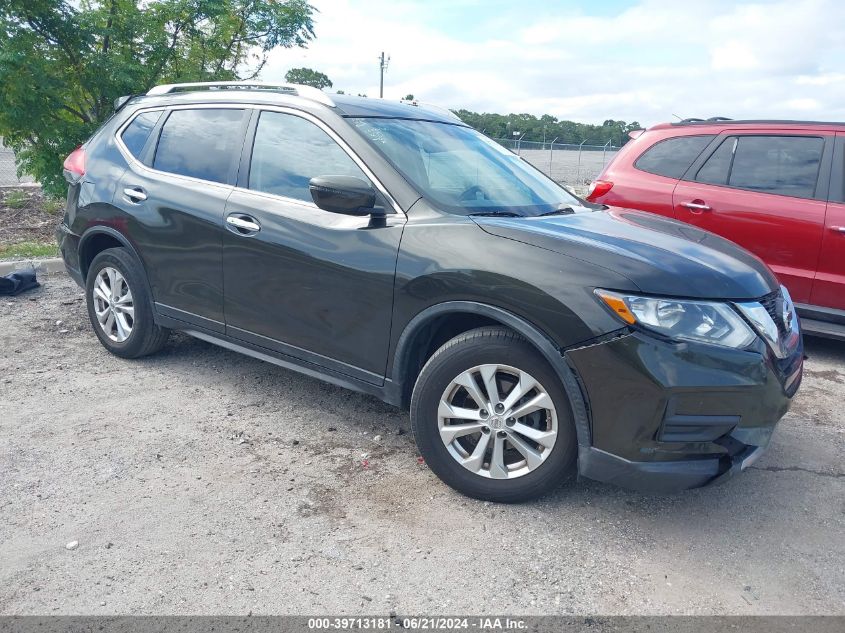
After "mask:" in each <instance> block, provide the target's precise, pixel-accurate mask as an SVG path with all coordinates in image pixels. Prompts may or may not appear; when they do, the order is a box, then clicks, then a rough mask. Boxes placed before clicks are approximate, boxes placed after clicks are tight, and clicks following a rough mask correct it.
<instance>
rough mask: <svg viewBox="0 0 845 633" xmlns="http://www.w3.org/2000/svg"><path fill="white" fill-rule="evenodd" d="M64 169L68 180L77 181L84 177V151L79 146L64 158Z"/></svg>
mask: <svg viewBox="0 0 845 633" xmlns="http://www.w3.org/2000/svg"><path fill="white" fill-rule="evenodd" d="M64 169H65V172H66V173H65V177H66V178H67V179H68V180H79V179H80V178H81V177H82V176H84V175H85V149H84V148H83V147H82V146H81V145H80V146H79V147H77V148H76V149H75V150H73V151H72V152H71V153H70V155H69V156H68V157H67V158H65V162H64ZM68 176H70V177H69V178H68Z"/></svg>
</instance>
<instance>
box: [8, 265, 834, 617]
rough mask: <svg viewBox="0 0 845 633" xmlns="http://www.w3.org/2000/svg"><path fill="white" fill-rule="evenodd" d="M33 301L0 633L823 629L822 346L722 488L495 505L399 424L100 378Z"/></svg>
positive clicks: (826, 391)
mask: <svg viewBox="0 0 845 633" xmlns="http://www.w3.org/2000/svg"><path fill="white" fill-rule="evenodd" d="M42 281H43V282H44V286H43V287H42V288H40V289H38V290H36V291H33V292H31V293H27V294H25V295H22V296H20V297H16V298H13V299H10V298H0V345H1V346H2V352H0V482H2V486H0V512H1V513H2V522H0V613H2V614H7V615H8V614H128V613H132V614H181V613H194V614H200V613H202V614H206V613H207V614H212V613H237V614H246V613H248V612H252V613H254V614H269V613H279V614H281V613H291V614H306V613H307V614H314V613H317V614H319V613H371V614H387V613H388V612H389V611H391V610H395V611H396V612H398V613H399V614H400V615H403V614H411V613H427V614H432V613H467V612H469V613H490V612H495V613H508V614H525V615H528V614H569V613H578V614H588V613H589V614H593V613H597V614H659V613H687V614H703V613H708V614H710V613H712V614H845V514H844V513H845V473H844V471H845V466H843V454H845V451H843V449H845V433H843V431H845V421H843V417H842V402H843V400H845V344H842V343H835V342H830V341H824V340H821V339H818V340H808V341H807V348H808V355H809V360H808V361H807V365H806V374H805V382H804V386H803V388H802V391H801V392H800V394H799V396H798V398H797V400H796V402H795V404H794V407H793V410H792V411H791V412H790V414H789V415H788V416H787V417H786V418H785V419H784V420H783V422H782V423H781V426H780V428H779V430H778V432H777V434H776V435H775V438H774V441H773V445H772V446H771V448H770V450H769V452H768V453H767V454H766V455H765V456H764V457H763V458H762V459H761V460H759V461H758V462H757V463H756V464H755V466H754V467H753V468H752V469H751V470H749V471H747V472H746V473H744V474H743V475H742V476H740V477H738V478H736V479H734V480H732V481H729V482H728V483H726V484H725V485H723V486H721V487H716V488H708V489H703V490H696V491H691V492H687V493H684V494H680V495H675V496H662V497H657V496H645V495H641V494H638V493H633V492H627V491H624V490H621V489H617V488H613V487H611V486H606V485H601V484H596V483H590V482H581V483H577V484H572V485H569V486H566V487H564V488H562V489H561V490H560V491H559V492H557V493H556V494H555V495H553V496H552V497H550V498H547V499H545V500H543V501H541V502H537V503H533V504H529V505H522V506H497V505H493V504H489V503H481V502H476V501H473V500H469V499H466V498H464V497H461V496H459V495H458V494H456V493H454V492H452V491H451V490H450V489H448V488H446V487H445V486H444V485H442V484H441V483H440V482H439V481H438V480H437V479H436V478H435V477H434V475H433V474H431V472H429V471H428V470H427V468H426V467H425V465H423V464H420V463H419V461H418V455H417V452H416V450H415V448H414V444H413V439H412V437H411V435H410V431H409V422H408V417H407V415H406V414H405V413H404V412H400V411H398V410H396V409H394V408H392V407H389V406H387V405H384V404H382V403H380V402H378V401H377V400H375V399H373V398H370V397H367V396H362V395H359V394H355V393H352V392H349V391H345V390H342V389H339V388H336V387H332V386H328V385H325V384H322V383H320V382H317V381H315V380H312V379H309V378H306V377H303V376H300V375H298V374H295V373H293V372H289V371H285V370H283V369H280V368H277V367H274V366H272V365H268V364H264V363H262V362H260V361H257V360H253V359H250V358H247V357H243V356H239V355H237V354H234V353H232V352H228V351H225V350H222V349H219V348H216V347H214V346H211V345H209V344H206V343H204V342H200V341H196V340H193V339H190V338H187V337H185V336H174V337H173V339H171V342H170V344H169V345H168V346H167V347H166V348H165V350H164V351H163V352H162V353H160V354H159V355H157V356H155V357H152V358H148V359H144V360H142V361H123V360H121V359H118V358H116V357H114V356H110V355H109V354H108V353H107V352H106V351H105V350H104V349H103V348H102V347H101V346H100V345H99V343H98V342H97V340H96V338H95V336H94V334H93V333H92V332H91V330H90V326H89V324H88V321H87V317H86V314H85V308H84V304H83V302H82V293H81V291H80V290H79V289H78V288H77V287H76V286H75V285H74V284H73V282H72V281H70V280H69V279H68V278H67V277H66V276H65V275H63V274H56V275H52V276H49V277H46V278H44V279H43V280H42ZM59 321H61V323H57V322H59ZM72 542H77V543H78V545H77V546H76V547H73V548H70V549H69V548H68V546H69V544H71V543H72Z"/></svg>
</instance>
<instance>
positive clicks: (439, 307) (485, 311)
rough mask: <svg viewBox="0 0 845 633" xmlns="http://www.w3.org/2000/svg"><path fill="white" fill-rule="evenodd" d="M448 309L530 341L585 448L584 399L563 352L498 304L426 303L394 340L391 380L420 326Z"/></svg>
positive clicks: (398, 377)
mask: <svg viewBox="0 0 845 633" xmlns="http://www.w3.org/2000/svg"><path fill="white" fill-rule="evenodd" d="M450 313H464V314H467V313H469V314H477V315H479V316H484V317H487V318H489V319H492V320H494V321H497V322H499V323H501V324H502V325H505V326H507V327H509V328H511V329H512V330H514V331H515V332H517V333H518V334H520V336H522V337H524V338H525V339H526V340H527V341H528V342H529V343H531V344H532V345H533V346H534V347H535V348H536V349H537V350H538V351H539V352H540V353H541V354H542V355H543V357H544V358H545V359H546V361H548V363H549V365H551V366H552V369H554V371H555V373H556V374H557V375H558V378H560V382H561V384H562V385H563V388H564V391H566V395H567V396H568V397H569V403H570V406H571V408H572V419H573V421H574V423H575V431H576V435H577V437H578V445H579V447H581V448H587V447H589V446H590V445H591V435H590V418H589V415H588V413H587V403H586V400H585V398H584V394H583V393H582V391H581V387H580V386H579V384H578V380H577V379H576V377H575V373H574V370H573V369H572V368H571V367H570V366H569V364H568V363H567V361H566V359H565V358H564V356H563V355H562V354H561V352H560V350H559V349H558V348H557V346H556V345H555V344H554V343H553V342H552V340H551V339H550V338H549V337H548V336H547V335H546V334H545V333H543V332H542V331H541V330H539V329H538V328H537V327H535V326H534V325H533V324H532V323H530V322H529V321H526V320H525V319H523V318H522V317H520V316H517V315H516V314H513V313H512V312H508V311H507V310H504V309H502V308H498V307H496V306H492V305H488V304H485V303H478V302H477V301H446V302H444V303H438V304H435V305H433V306H430V307H428V308H426V309H425V310H423V311H422V312H420V313H419V314H417V315H416V316H415V317H414V318H413V319H411V320H410V321H409V322H408V324H407V325H406V326H405V329H404V330H403V331H402V334H401V336H400V337H399V341H398V342H397V343H396V352H395V354H394V355H393V369H392V375H391V382H393V383H394V384H396V385H402V384H404V382H405V380H406V378H407V377H406V376H405V373H406V372H405V366H406V362H407V361H408V359H409V358H410V355H411V352H412V349H411V348H412V344H411V341H413V340H414V335H415V334H416V333H417V332H418V331H419V329H420V328H422V327H424V326H425V325H426V324H427V323H428V322H429V321H431V320H432V319H434V318H437V317H439V316H443V315H445V314H450Z"/></svg>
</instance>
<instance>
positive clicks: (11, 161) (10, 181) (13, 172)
mask: <svg viewBox="0 0 845 633" xmlns="http://www.w3.org/2000/svg"><path fill="white" fill-rule="evenodd" d="M32 182H33V180H32V178H30V177H29V176H24V177H23V178H18V170H17V167H16V166H15V153H14V152H13V151H12V150H11V149H9V148H8V147H6V146H5V145H3V139H2V138H0V187H15V186H17V185H28V184H32Z"/></svg>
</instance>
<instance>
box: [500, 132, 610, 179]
mask: <svg viewBox="0 0 845 633" xmlns="http://www.w3.org/2000/svg"><path fill="white" fill-rule="evenodd" d="M493 140H494V141H496V142H497V143H499V144H500V145H503V146H504V147H507V148H508V149H509V150H511V151H512V152H514V153H515V154H519V155H520V156H522V158H524V159H525V160H527V161H528V162H529V163H531V164H532V165H534V167H536V168H537V169H539V170H540V171H542V172H543V173H544V174H546V175H547V176H549V177H550V178H552V180H555V181H557V182H559V183H561V184H564V185H567V186H569V187H572V188H573V189H575V190H576V192H578V193H582V192H583V191H584V189H585V188H586V186H587V185H589V184H590V181H591V180H594V179H595V178H596V177H597V176H598V175H599V173H600V172H601V170H602V169H603V168H604V166H605V165H606V164H607V163H608V162H609V161H610V160H611V159H612V158H613V157H614V156H615V155H616V152H618V151H619V148H618V147H615V146H613V145H611V144H610V143H608V144H606V145H587V144H586V143H581V144H579V145H572V144H565V143H542V142H539V141H519V140H510V139H499V138H497V139H493Z"/></svg>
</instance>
